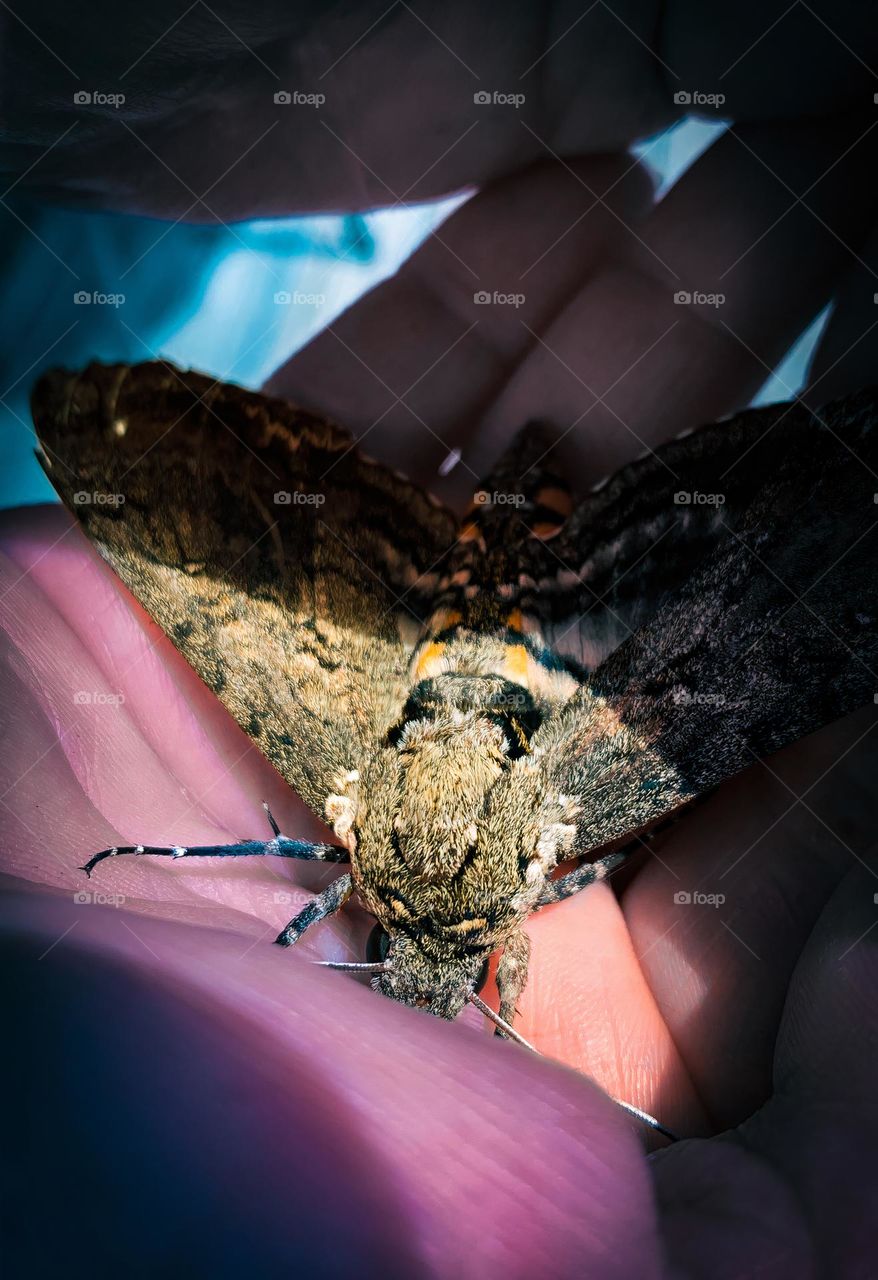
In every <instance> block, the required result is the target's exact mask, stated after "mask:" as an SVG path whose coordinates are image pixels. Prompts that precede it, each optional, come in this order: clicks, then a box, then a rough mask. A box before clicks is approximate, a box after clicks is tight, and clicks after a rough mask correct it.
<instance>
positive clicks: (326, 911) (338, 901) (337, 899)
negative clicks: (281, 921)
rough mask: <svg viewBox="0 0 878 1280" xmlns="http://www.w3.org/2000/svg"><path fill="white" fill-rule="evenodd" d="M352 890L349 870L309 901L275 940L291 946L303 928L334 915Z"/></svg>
mask: <svg viewBox="0 0 878 1280" xmlns="http://www.w3.org/2000/svg"><path fill="white" fill-rule="evenodd" d="M353 891H354V882H353V880H352V879H351V874H350V872H348V873H347V875H344V876H339V878H338V879H337V880H333V882H332V884H331V885H329V886H328V888H326V889H324V890H323V892H322V893H318V895H317V897H316V898H315V899H314V901H313V902H309V903H308V905H307V907H305V909H304V910H303V911H300V912H299V914H298V915H297V916H296V917H295V918H294V919H292V920H291V921H290V923H289V924H288V925H287V927H286V928H285V929H283V930H282V931H281V932H280V933H279V934H278V935H277V937H276V938H275V942H276V943H277V944H278V946H281V947H291V946H292V945H293V943H294V942H298V941H299V939H300V938H301V936H302V934H303V933H304V932H305V930H306V929H308V928H310V926H311V925H312V924H317V923H318V921H320V920H325V919H326V917H327V916H331V915H334V914H335V912H336V911H338V909H339V907H341V906H344V904H345V903H346V902H347V900H348V898H349V897H350V896H351V894H352V893H353Z"/></svg>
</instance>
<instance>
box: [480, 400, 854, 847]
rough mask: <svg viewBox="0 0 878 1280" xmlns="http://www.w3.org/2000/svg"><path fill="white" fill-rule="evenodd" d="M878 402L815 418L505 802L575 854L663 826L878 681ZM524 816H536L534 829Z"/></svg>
mask: <svg viewBox="0 0 878 1280" xmlns="http://www.w3.org/2000/svg"><path fill="white" fill-rule="evenodd" d="M876 420H878V415H876V396H875V393H874V392H864V393H860V394H859V395H857V396H854V397H851V398H849V399H847V400H842V401H839V402H836V403H835V404H833V405H830V406H828V407H827V408H826V409H825V410H823V411H822V413H821V414H820V415H819V419H818V418H816V417H815V418H812V419H810V422H809V425H808V430H807V432H806V433H803V434H802V435H801V436H800V438H799V440H798V446H799V447H797V448H796V449H795V450H790V451H788V452H787V453H786V455H785V456H783V457H782V458H781V459H780V460H779V461H778V464H777V466H776V468H775V471H774V472H773V473H769V474H767V475H766V474H763V477H762V479H763V484H762V486H761V488H760V489H759V491H758V493H757V495H756V496H755V498H754V499H753V501H752V502H751V503H750V504H749V505H748V506H747V507H746V508H744V509H743V510H742V511H741V512H740V513H739V514H738V515H737V516H736V518H735V519H734V520H727V521H726V522H724V523H723V524H722V527H721V528H717V529H716V530H715V531H714V543H715V547H714V550H713V552H712V553H711V554H710V555H709V556H708V557H707V558H706V559H705V560H704V561H703V562H702V563H701V565H700V566H699V567H698V568H697V569H696V571H695V572H694V573H693V574H692V575H691V576H690V578H689V579H688V580H687V581H686V582H685V583H684V584H683V585H682V587H678V588H677V589H676V590H675V591H674V592H673V593H672V594H671V595H670V597H669V598H668V599H666V600H665V602H664V604H662V606H661V607H660V608H659V610H658V612H657V613H655V614H654V616H653V617H652V618H651V619H650V621H649V622H648V623H647V624H646V625H644V626H643V627H641V628H640V629H639V630H638V631H637V632H636V633H635V634H634V635H632V636H630V637H629V638H628V639H627V640H625V641H624V642H623V643H622V644H621V645H620V646H619V647H618V648H616V649H615V651H614V652H613V653H612V654H611V655H610V657H609V658H607V659H606V660H605V661H604V662H603V663H602V664H601V665H600V666H599V667H598V669H597V670H596V671H595V672H593V673H592V674H591V675H590V676H588V677H587V678H586V679H585V681H584V683H583V685H582V686H581V688H580V689H579V690H578V691H577V692H576V693H575V694H574V695H573V697H572V698H571V699H570V700H569V701H568V703H567V704H566V705H565V706H564V708H563V709H562V711H561V712H560V713H559V715H558V716H557V717H553V718H550V719H548V720H547V721H546V722H544V724H543V725H542V726H541V727H540V729H538V730H537V733H536V734H535V735H534V738H533V742H532V747H533V754H532V756H531V757H529V758H528V757H525V758H524V759H522V760H520V761H518V762H516V765H515V766H514V767H513V770H512V771H511V773H510V775H509V777H508V779H507V780H506V782H505V784H504V786H505V790H500V791H498V792H497V793H496V794H494V795H492V797H491V810H492V814H493V815H494V816H493V818H492V821H493V822H494V823H495V824H497V823H502V821H503V815H504V813H506V815H507V816H506V821H507V823H508V813H509V806H515V805H518V806H519V807H522V812H523V813H525V812H530V811H533V812H534V813H535V814H536V815H537V817H536V820H535V822H531V823H530V825H531V826H535V828H536V829H537V830H538V831H539V832H540V833H543V837H542V838H544V839H545V833H546V832H552V833H554V834H553V835H552V841H554V845H555V846H557V847H556V849H555V851H556V852H558V853H559V854H560V856H564V857H568V856H569V857H574V856H582V855H585V854H590V853H592V852H593V851H594V850H596V849H598V848H600V847H601V846H604V845H607V844H610V843H614V842H617V841H620V840H622V839H623V838H624V837H627V836H630V835H631V834H632V833H634V832H637V831H640V830H643V829H646V828H648V827H650V826H653V825H655V824H656V823H657V822H659V821H660V820H661V819H662V818H664V817H665V816H666V815H668V814H670V813H672V812H673V811H674V810H675V809H677V808H678V807H679V806H680V805H682V804H685V803H686V802H687V801H689V800H691V799H693V798H695V797H696V796H698V795H699V794H701V793H703V792H704V791H706V790H708V789H709V788H711V787H713V786H715V785H717V784H718V783H720V782H722V781H723V780H724V779H726V778H728V777H730V776H732V775H733V774H735V773H737V772H738V771H739V770H741V769H743V768H745V767H746V766H747V765H749V764H751V763H752V762H753V761H754V760H755V759H758V758H761V757H764V756H767V755H769V754H770V753H772V752H774V751H777V750H779V749H780V748H781V747H784V746H786V745H787V744H789V743H791V742H794V741H796V740H797V739H798V738H800V737H802V736H803V735H805V734H807V733H809V732H812V731H813V730H816V729H818V728H819V727H821V726H822V725H824V724H827V723H829V722H830V721H832V720H835V719H837V718H839V717H841V716H843V715H845V714H847V713H848V712H850V711H852V710H854V709H856V708H857V707H859V706H861V705H863V704H864V703H866V702H868V701H870V700H871V699H872V697H873V696H874V691H875V689H876V688H878V573H876V568H875V566H876V563H878V509H876V507H875V497H874V494H875V481H876V472H878V447H876ZM524 820H525V819H524V818H523V821H524Z"/></svg>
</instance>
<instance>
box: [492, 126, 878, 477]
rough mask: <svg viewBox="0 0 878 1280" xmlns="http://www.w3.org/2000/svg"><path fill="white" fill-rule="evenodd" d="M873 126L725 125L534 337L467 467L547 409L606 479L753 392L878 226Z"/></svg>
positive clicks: (579, 458) (571, 449)
mask: <svg viewBox="0 0 878 1280" xmlns="http://www.w3.org/2000/svg"><path fill="white" fill-rule="evenodd" d="M872 124H873V122H867V123H864V122H863V120H862V118H857V119H847V120H843V121H840V122H822V123H821V122H816V123H814V122H810V123H808V124H803V125H753V126H744V127H739V128H737V129H735V130H732V131H729V132H728V133H726V134H725V135H723V137H721V138H720V139H719V141H718V142H717V143H715V144H714V146H712V147H711V148H710V149H709V150H708V151H707V152H706V153H705V154H704V155H702V156H701V157H700V158H699V159H698V160H697V161H696V162H695V164H694V165H693V166H692V167H691V169H689V170H688V171H687V173H686V174H684V176H683V177H682V178H681V179H680V181H679V182H678V183H677V185H676V186H675V187H674V188H673V189H672V190H671V192H670V193H669V194H668V196H667V197H666V198H665V199H664V200H663V201H661V202H660V203H659V204H658V205H657V206H656V209H655V212H654V214H653V215H652V217H651V218H650V219H649V220H648V221H647V222H646V223H645V224H644V225H642V226H638V227H637V228H635V232H636V234H634V235H630V236H629V237H628V238H627V240H626V243H625V248H626V252H625V254H624V256H622V257H621V258H619V257H618V256H617V257H616V258H615V259H614V260H613V261H611V262H609V263H607V264H606V265H605V267H604V269H603V270H602V271H600V272H599V273H597V274H596V275H594V276H593V277H591V278H590V279H589V280H588V281H587V282H586V284H585V287H584V288H583V289H580V290H578V291H577V292H576V293H575V294H573V295H572V296H571V299H570V301H569V302H568V304H567V306H566V307H565V308H564V310H563V311H562V312H561V313H559V314H558V315H557V316H555V317H554V319H553V321H552V323H551V325H549V326H548V328H546V329H545V330H544V331H543V332H542V333H539V334H537V335H535V337H534V342H533V345H532V347H531V348H530V350H529V352H528V355H527V358H526V359H525V360H524V361H522V362H521V364H520V365H519V367H518V369H517V370H516V373H515V376H514V377H513V378H511V379H510V380H509V383H508V385H507V386H506V387H505V388H504V392H503V394H502V395H501V396H500V397H498V398H497V400H496V402H495V403H494V404H493V405H492V406H490V408H489V409H488V410H487V412H486V414H485V418H484V421H483V425H482V432H481V435H480V438H479V441H478V449H477V450H474V451H473V454H474V456H471V457H470V462H471V465H473V466H474V467H475V469H476V470H478V469H479V467H480V465H483V463H482V462H481V459H482V457H483V456H484V455H483V453H482V452H481V450H485V451H487V453H491V452H496V450H497V448H498V447H499V445H500V441H501V438H502V434H503V431H504V427H505V424H507V423H509V422H517V423H524V422H527V421H528V420H529V419H530V418H533V417H540V416H542V417H547V418H549V419H550V420H552V421H554V422H556V423H558V424H560V425H562V426H567V427H570V428H571V429H570V431H569V436H568V437H567V438H566V439H565V440H564V441H563V442H562V443H563V445H564V446H565V447H566V449H567V451H568V452H567V455H566V456H567V460H568V462H569V464H570V465H571V466H573V467H576V466H577V463H578V466H579V468H580V470H581V469H582V468H583V467H584V469H585V474H584V476H583V479H591V480H597V479H598V478H600V477H601V476H603V475H605V474H607V473H610V472H612V471H613V470H615V469H616V468H617V467H618V466H619V465H621V464H622V463H623V462H625V461H628V460H630V458H631V457H633V456H635V455H639V454H640V453H642V452H643V451H644V450H645V449H648V448H650V447H651V446H653V445H655V444H656V443H658V442H659V441H662V440H665V439H667V438H668V437H669V436H671V435H673V434H675V433H677V432H679V431H681V430H683V429H685V428H687V427H691V426H695V425H698V424H700V423H701V422H705V421H711V420H713V419H715V418H718V417H721V416H722V415H723V414H725V413H728V412H730V411H732V410H733V409H735V408H739V407H741V405H743V404H746V403H747V402H748V401H749V399H750V398H751V397H752V395H753V394H754V393H755V391H756V390H757V389H758V388H759V386H760V385H761V384H762V383H763V382H764V381H765V380H766V379H767V378H768V376H769V375H770V373H771V371H772V369H773V367H774V365H775V364H776V363H777V361H778V360H779V359H780V358H781V356H782V355H783V353H784V352H785V351H786V350H787V348H788V347H789V346H790V344H791V343H792V342H793V341H794V339H795V338H796V337H797V336H798V334H799V333H800V332H801V331H802V330H803V329H804V328H805V327H806V325H807V324H808V323H809V321H810V320H811V318H812V317H813V316H814V315H815V313H816V312H817V311H818V310H819V309H820V308H821V307H822V306H823V305H824V304H825V303H826V301H827V300H828V299H829V297H830V296H831V294H832V292H833V290H834V288H835V285H836V282H837V281H838V280H839V279H840V277H841V275H842V274H843V272H844V270H846V268H847V266H848V264H849V262H850V261H851V260H852V259H853V255H854V254H855V252H856V250H857V247H858V246H859V245H860V244H861V242H862V240H863V239H864V237H865V236H866V235H867V234H868V231H869V229H870V228H871V226H872V225H873V221H874V218H875V214H876V206H875V195H874V192H873V191H872V189H871V187H870V186H868V184H867V180H866V178H865V174H866V172H867V171H869V170H870V169H871V166H872V164H873V161H872V160H871V159H870V157H871V156H872V155H873V153H874V148H875V146H876V143H878V130H876V129H874V128H873V127H872ZM863 165H865V168H863V167H862V166H863ZM800 196H801V197H802V198H801V199H799V197H800ZM679 297H682V298H683V302H682V303H677V304H675V298H679ZM699 297H700V298H701V299H703V301H702V302H701V303H700V304H699V303H698V302H697V299H698V298H699ZM561 456H564V454H563V453H562V455H561Z"/></svg>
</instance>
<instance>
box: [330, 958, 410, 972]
mask: <svg viewBox="0 0 878 1280" xmlns="http://www.w3.org/2000/svg"><path fill="white" fill-rule="evenodd" d="M312 963H313V964H318V965H320V967H321V968H322V969H339V970H341V972H342V973H389V972H390V968H391V966H390V965H389V964H386V963H385V962H384V961H383V960H378V961H376V963H375V964H370V963H368V962H364V963H363V964H360V963H359V962H358V961H353V960H314V961H312Z"/></svg>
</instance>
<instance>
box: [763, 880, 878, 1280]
mask: <svg viewBox="0 0 878 1280" xmlns="http://www.w3.org/2000/svg"><path fill="white" fill-rule="evenodd" d="M876 882H878V874H876V871H875V867H874V859H869V865H867V866H864V865H861V864H860V863H857V864H855V865H854V867H853V868H852V869H851V871H850V872H849V874H848V875H847V876H846V877H845V878H844V880H843V881H842V883H841V884H840V885H839V887H838V889H837V891H836V893H835V894H834V895H833V896H832V898H831V899H830V901H829V902H828V903H827V906H826V909H825V910H824V912H823V914H822V915H821V917H820V920H819V922H818V924H817V927H816V928H815V930H814V933H813V935H812V937H811V939H810V941H809V944H808V947H807V948H806V950H805V952H804V953H803V955H802V958H801V961H800V963H799V965H798V966H797V968H796V972H795V974H794V976H793V981H792V983H791V986H790V992H789V999H788V1001H787V1005H786V1008H785V1010H784V1018H783V1022H782V1024H781V1028H780V1032H779V1035H778V1042H777V1059H776V1064H775V1075H774V1094H773V1096H772V1098H771V1101H770V1102H769V1103H768V1105H767V1106H766V1107H764V1108H763V1110H762V1111H761V1112H760V1113H759V1115H758V1116H756V1117H754V1119H753V1121H751V1122H749V1123H748V1124H747V1126H746V1128H745V1132H744V1140H745V1141H746V1142H747V1144H748V1145H752V1147H753V1148H755V1150H756V1151H757V1152H759V1154H760V1155H761V1157H762V1158H763V1159H766V1160H767V1161H769V1162H770V1163H771V1164H772V1165H773V1166H774V1168H775V1169H777V1170H778V1171H779V1172H780V1174H781V1175H782V1176H783V1177H784V1178H785V1179H786V1180H787V1182H788V1184H789V1186H790V1187H791V1189H792V1191H793V1193H794V1195H795V1196H796V1199H797V1200H798V1202H799V1204H800V1205H801V1206H802V1211H803V1214H804V1216H805V1218H806V1220H807V1222H808V1224H809V1228H810V1231H811V1233H812V1238H813V1240H814V1249H815V1253H816V1254H817V1256H818V1257H819V1258H820V1259H821V1263H822V1266H823V1269H824V1271H825V1273H826V1274H827V1275H855V1274H856V1273H857V1271H858V1270H861V1269H862V1266H863V1259H864V1258H865V1257H866V1256H867V1253H868V1250H869V1248H870V1241H871V1235H872V1222H873V1220H874V1195H875V1173H874V1152H875V1142H876V1138H878V1123H876V1113H875V1104H874V1084H875V1044H876V1039H878V1017H876V1013H878V1010H876V1003H875V990H876V977H878V966H876V948H875V942H874V938H875V887H876Z"/></svg>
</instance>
